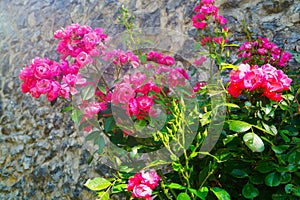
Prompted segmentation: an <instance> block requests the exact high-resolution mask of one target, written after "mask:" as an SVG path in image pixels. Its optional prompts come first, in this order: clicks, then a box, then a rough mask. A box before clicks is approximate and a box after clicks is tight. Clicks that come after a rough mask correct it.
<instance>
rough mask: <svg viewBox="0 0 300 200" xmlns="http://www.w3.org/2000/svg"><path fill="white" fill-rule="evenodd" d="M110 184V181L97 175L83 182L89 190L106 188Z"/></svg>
mask: <svg viewBox="0 0 300 200" xmlns="http://www.w3.org/2000/svg"><path fill="white" fill-rule="evenodd" d="M110 185H111V183H110V182H109V181H108V180H106V179H105V178H102V177H97V178H94V179H92V180H91V179H88V180H87V182H86V183H85V184H84V186H86V187H87V188H89V189H90V190H95V191H98V190H103V189H106V188H107V187H109V186H110Z"/></svg>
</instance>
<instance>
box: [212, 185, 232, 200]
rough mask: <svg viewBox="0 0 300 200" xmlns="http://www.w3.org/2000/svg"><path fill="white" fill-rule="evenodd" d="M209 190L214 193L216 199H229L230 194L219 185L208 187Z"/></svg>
mask: <svg viewBox="0 0 300 200" xmlns="http://www.w3.org/2000/svg"><path fill="white" fill-rule="evenodd" d="M210 190H211V191H212V192H213V193H214V194H215V195H216V197H217V198H218V200H230V195H229V194H228V193H227V192H226V190H224V189H222V188H219V187H214V188H210Z"/></svg>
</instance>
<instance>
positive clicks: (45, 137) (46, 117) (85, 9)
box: [0, 0, 300, 200]
mask: <svg viewBox="0 0 300 200" xmlns="http://www.w3.org/2000/svg"><path fill="white" fill-rule="evenodd" d="M122 4H125V5H126V6H127V7H128V8H129V9H130V11H131V12H133V13H134V14H135V15H136V16H137V22H138V24H139V25H140V26H141V27H149V26H152V27H153V26H154V27H162V28H170V29H173V30H177V31H180V32H182V33H185V34H188V35H189V36H191V37H192V36H195V30H194V29H193V28H192V26H191V16H192V8H193V7H194V5H195V4H196V1H192V0H164V1H158V0H149V1H141V0H132V1H131V0H101V1H98V0H69V1H68V0H66V1H65V0H43V1H39V0H14V1H11V0H1V1H0V145H1V148H0V172H1V173H0V199H61V200H64V199H92V198H93V194H92V193H90V192H88V190H87V189H86V188H84V186H83V184H84V182H85V181H86V180H87V179H88V178H93V177H96V176H100V175H105V174H107V172H108V169H107V168H106V167H105V166H103V165H101V163H97V162H93V163H92V164H91V165H88V164H87V160H88V159H89V157H90V153H89V152H88V150H87V149H86V148H85V146H84V143H83V140H82V133H79V132H77V131H76V129H75V128H74V126H73V123H72V122H71V121H70V114H69V113H61V112H60V109H61V108H62V107H63V106H64V103H63V102H62V101H58V103H57V104H56V105H55V106H53V107H52V106H50V103H49V102H47V100H46V99H45V98H40V99H39V100H36V99H33V98H31V97H29V96H28V95H23V94H22V93H21V90H20V81H19V79H18V74H19V72H20V70H21V69H22V68H23V67H24V65H25V64H26V63H30V61H31V59H32V58H34V57H35V56H40V57H44V56H46V57H50V58H51V59H54V60H58V55H57V54H56V53H55V48H56V47H55V46H56V41H55V40H54V39H53V32H54V31H55V30H57V29H59V28H60V27H64V26H66V25H69V24H71V23H72V22H77V23H80V24H89V25H90V26H92V27H103V28H104V29H105V30H106V32H107V33H109V34H112V35H114V34H117V33H119V32H122V31H123V28H122V27H121V26H120V25H116V17H117V16H118V10H119V8H120V6H121V5H122ZM217 4H218V5H219V6H220V8H221V12H222V13H223V14H224V15H225V16H226V17H227V18H228V19H229V22H230V24H229V26H228V27H229V30H230V32H231V33H230V34H231V35H232V38H233V39H232V41H233V40H236V41H242V40H244V39H245V37H244V35H243V34H242V32H241V30H240V24H239V23H238V21H240V20H245V21H246V22H247V23H248V24H249V28H250V30H251V31H252V32H253V33H254V35H256V36H258V35H262V36H267V37H269V38H270V39H271V40H272V41H275V42H276V43H277V44H278V45H283V43H284V40H287V41H288V44H287V46H286V49H293V48H298V50H299V46H300V28H299V26H300V16H299V12H300V1H299V0H289V1H284V0H268V1H263V0H251V1H250V0H224V1H221V0H218V1H217ZM184 44H185V45H187V46H188V42H186V43H184Z"/></svg>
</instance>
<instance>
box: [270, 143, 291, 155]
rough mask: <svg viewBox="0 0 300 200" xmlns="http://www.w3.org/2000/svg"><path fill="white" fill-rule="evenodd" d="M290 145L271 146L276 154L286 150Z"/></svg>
mask: <svg viewBox="0 0 300 200" xmlns="http://www.w3.org/2000/svg"><path fill="white" fill-rule="evenodd" d="M289 147H290V146H289V145H279V146H274V145H273V146H272V150H273V151H274V152H275V153H276V154H282V153H283V152H284V151H286V150H287V149H288V148H289Z"/></svg>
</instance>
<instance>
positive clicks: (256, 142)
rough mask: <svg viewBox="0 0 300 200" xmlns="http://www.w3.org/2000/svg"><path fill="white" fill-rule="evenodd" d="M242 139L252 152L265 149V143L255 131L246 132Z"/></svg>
mask: <svg viewBox="0 0 300 200" xmlns="http://www.w3.org/2000/svg"><path fill="white" fill-rule="evenodd" d="M243 140H244V142H245V144H246V145H247V147H249V149H251V150H252V151H253V152H262V151H264V150H265V145H264V143H263V141H262V139H261V138H260V137H259V136H258V135H256V134H255V133H246V134H245V135H244V137H243Z"/></svg>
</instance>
